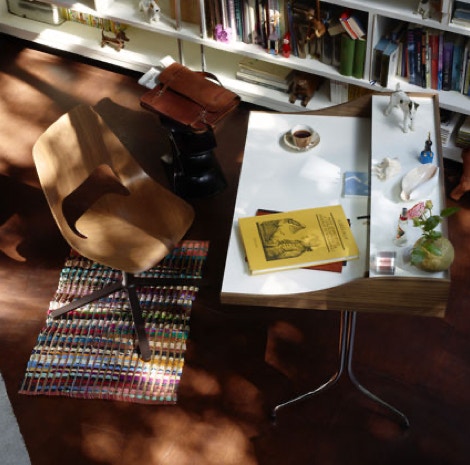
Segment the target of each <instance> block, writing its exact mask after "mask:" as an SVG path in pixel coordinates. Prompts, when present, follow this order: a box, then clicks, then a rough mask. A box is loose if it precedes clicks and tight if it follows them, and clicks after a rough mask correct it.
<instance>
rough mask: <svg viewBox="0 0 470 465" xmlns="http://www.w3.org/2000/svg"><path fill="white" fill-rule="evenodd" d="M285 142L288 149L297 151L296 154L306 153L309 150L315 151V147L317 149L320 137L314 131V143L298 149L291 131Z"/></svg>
mask: <svg viewBox="0 0 470 465" xmlns="http://www.w3.org/2000/svg"><path fill="white" fill-rule="evenodd" d="M283 141H284V144H286V146H287V147H289V148H290V149H292V150H295V151H296V152H306V151H307V150H310V149H313V147H316V146H317V145H318V143H319V142H320V135H319V134H318V133H317V132H315V131H313V134H312V141H311V142H310V144H309V145H307V146H306V147H297V146H296V145H295V144H294V141H293V140H292V135H291V133H290V131H289V132H286V133H285V134H284V137H283Z"/></svg>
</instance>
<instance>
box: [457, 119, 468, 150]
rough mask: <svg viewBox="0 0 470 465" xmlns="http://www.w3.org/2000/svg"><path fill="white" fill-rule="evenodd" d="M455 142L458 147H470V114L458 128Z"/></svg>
mask: <svg viewBox="0 0 470 465" xmlns="http://www.w3.org/2000/svg"><path fill="white" fill-rule="evenodd" d="M455 144H456V145H457V146H458V147H463V148H466V147H470V116H469V115H467V116H466V117H465V119H464V120H463V122H462V124H461V126H460V127H459V128H458V130H457V136H456V138H455Z"/></svg>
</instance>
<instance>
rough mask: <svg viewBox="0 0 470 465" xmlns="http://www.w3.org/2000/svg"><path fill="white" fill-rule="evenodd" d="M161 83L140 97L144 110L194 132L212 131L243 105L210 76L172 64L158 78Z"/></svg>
mask: <svg viewBox="0 0 470 465" xmlns="http://www.w3.org/2000/svg"><path fill="white" fill-rule="evenodd" d="M158 81H159V84H158V85H157V86H156V87H155V88H153V89H152V90H150V91H148V92H146V93H145V94H144V95H142V97H141V98H140V104H141V105H142V107H144V108H146V109H148V110H151V111H154V112H156V113H157V114H159V115H160V116H164V117H167V118H170V119H171V120H173V121H176V122H178V123H180V124H182V125H184V126H186V127H189V128H190V129H191V130H192V131H195V132H204V131H207V130H208V129H213V128H214V127H215V125H216V124H217V123H218V122H219V121H220V120H221V119H222V118H223V117H224V116H226V115H227V114H228V113H230V112H231V111H232V110H234V109H235V108H236V107H237V105H238V104H239V103H240V97H239V96H238V95H237V94H235V93H234V92H232V91H230V90H228V89H226V88H225V87H223V86H222V84H221V83H220V81H219V80H218V79H217V77H216V76H215V75H213V74H211V73H207V72H199V71H191V70H190V69H189V68H186V67H185V66H183V65H181V64H179V63H173V64H171V65H170V66H168V67H167V68H165V69H164V70H163V71H162V72H161V73H160V75H159V77H158Z"/></svg>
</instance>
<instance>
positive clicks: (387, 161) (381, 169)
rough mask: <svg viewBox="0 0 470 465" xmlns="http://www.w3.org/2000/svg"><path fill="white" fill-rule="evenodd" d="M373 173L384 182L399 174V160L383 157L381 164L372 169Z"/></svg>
mask: <svg viewBox="0 0 470 465" xmlns="http://www.w3.org/2000/svg"><path fill="white" fill-rule="evenodd" d="M373 172H374V173H375V174H376V176H377V177H378V178H379V179H381V180H383V181H386V180H387V179H390V178H392V177H393V176H396V175H397V174H399V173H400V172H401V164H400V160H399V159H398V158H396V157H395V158H390V157H385V158H384V159H383V160H382V162H381V163H377V164H376V165H375V166H374V167H373Z"/></svg>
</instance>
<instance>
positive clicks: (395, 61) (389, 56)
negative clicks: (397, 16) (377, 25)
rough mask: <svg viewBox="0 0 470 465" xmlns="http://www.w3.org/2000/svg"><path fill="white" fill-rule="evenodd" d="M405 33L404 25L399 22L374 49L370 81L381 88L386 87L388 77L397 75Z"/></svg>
mask: <svg viewBox="0 0 470 465" xmlns="http://www.w3.org/2000/svg"><path fill="white" fill-rule="evenodd" d="M405 32H406V30H405V24H404V23H401V22H400V23H398V25H397V26H396V27H395V28H394V29H393V30H392V31H390V33H388V34H386V35H384V36H383V37H382V38H381V39H380V40H379V41H378V43H377V44H376V46H375V47H374V54H373V64H372V79H373V80H374V81H376V82H378V83H379V84H380V85H381V86H383V87H387V86H388V82H389V79H390V77H392V76H395V75H396V74H397V73H398V69H399V63H400V57H401V56H402V55H403V37H404V34H405Z"/></svg>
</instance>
